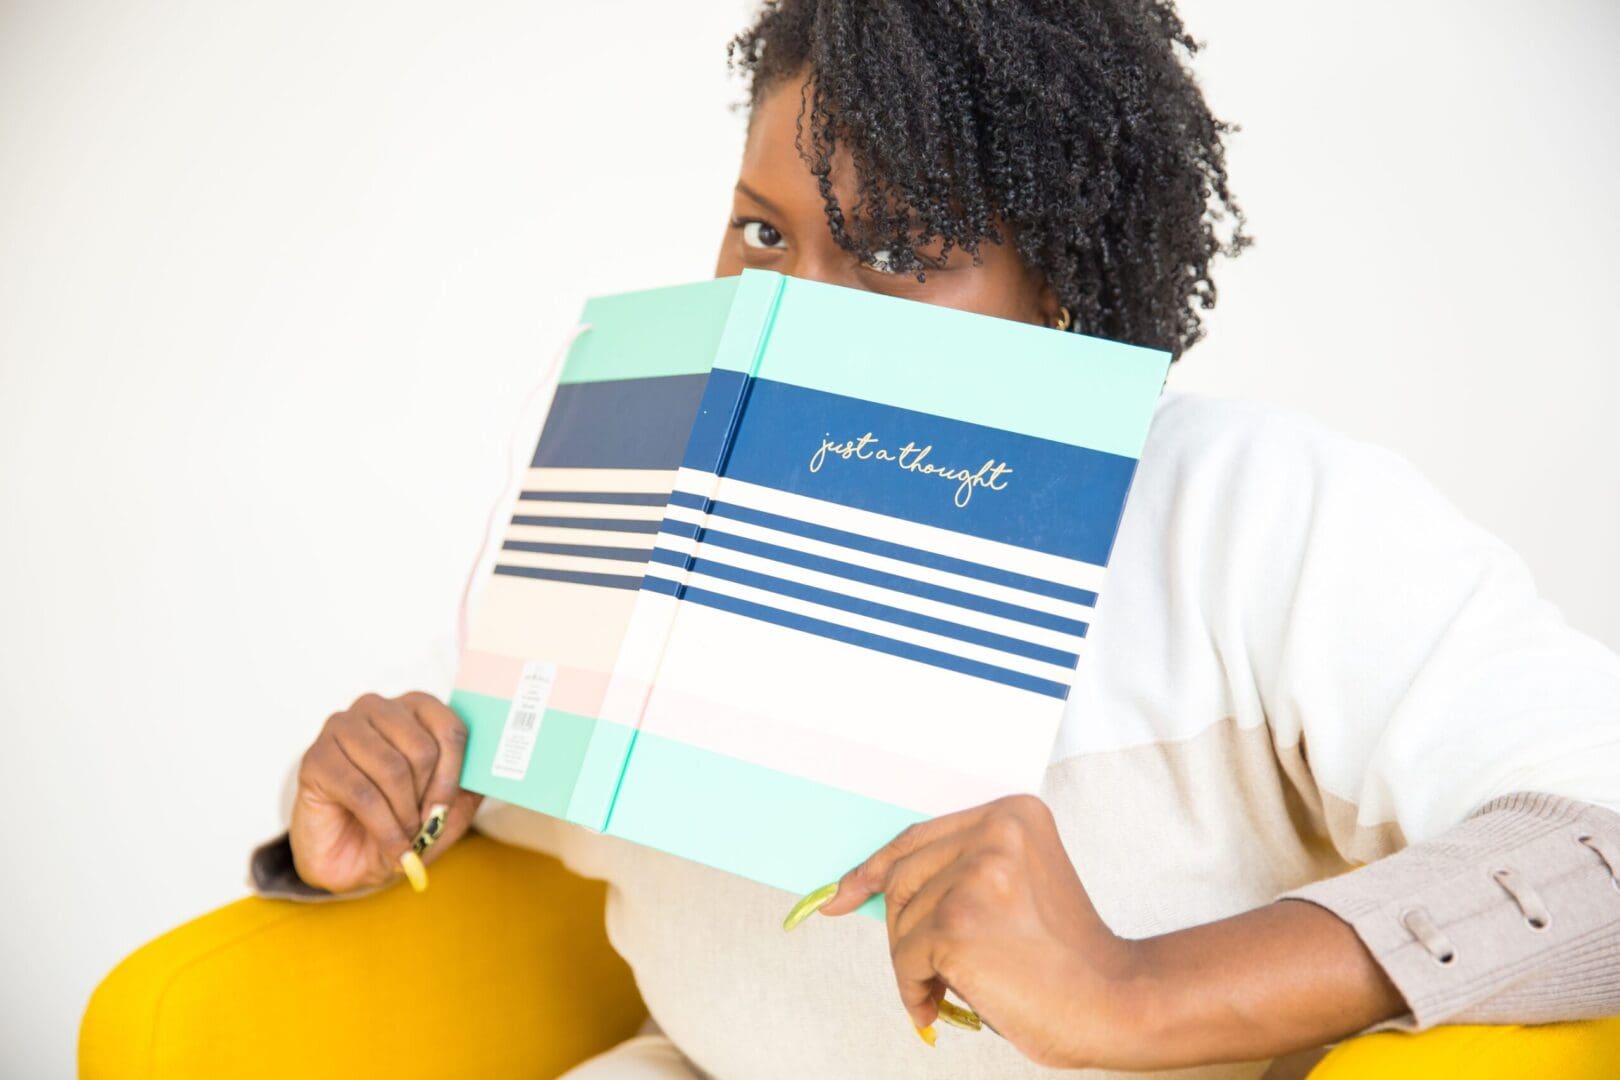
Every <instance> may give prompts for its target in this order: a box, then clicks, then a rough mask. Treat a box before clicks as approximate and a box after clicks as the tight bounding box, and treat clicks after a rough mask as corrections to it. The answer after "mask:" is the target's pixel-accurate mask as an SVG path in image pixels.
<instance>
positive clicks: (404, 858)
mask: <svg viewBox="0 0 1620 1080" xmlns="http://www.w3.org/2000/svg"><path fill="white" fill-rule="evenodd" d="M399 868H400V869H401V870H403V871H405V877H406V878H407V879H409V881H410V883H411V888H412V889H415V890H416V891H417V892H426V891H427V885H428V876H427V867H426V866H424V865H423V864H422V856H420V855H418V854H417V853H416V852H415V851H407V852H406V853H405V854H403V855H401V856H400V857H399Z"/></svg>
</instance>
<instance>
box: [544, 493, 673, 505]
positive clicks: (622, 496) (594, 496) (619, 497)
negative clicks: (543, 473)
mask: <svg viewBox="0 0 1620 1080" xmlns="http://www.w3.org/2000/svg"><path fill="white" fill-rule="evenodd" d="M518 498H520V499H527V500H529V501H531V502H573V503H611V504H613V505H614V506H663V505H664V504H665V503H666V502H668V501H669V496H668V495H665V494H662V493H660V492H655V491H524V492H521V493H519V495H518Z"/></svg>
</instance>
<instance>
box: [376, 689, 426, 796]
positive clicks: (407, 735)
mask: <svg viewBox="0 0 1620 1080" xmlns="http://www.w3.org/2000/svg"><path fill="white" fill-rule="evenodd" d="M365 715H366V719H367V720H368V721H369V722H370V724H371V726H372V727H373V728H375V729H376V730H377V734H379V735H381V736H382V737H383V738H384V739H386V740H387V741H388V743H389V744H390V745H391V746H393V748H394V749H395V750H398V751H399V752H400V753H401V754H403V755H405V760H406V762H408V763H409V764H410V767H411V789H412V793H413V794H414V795H415V798H416V803H417V805H418V806H422V805H424V801H425V799H426V795H427V790H428V787H429V786H430V785H431V784H432V782H433V775H434V772H435V771H436V770H437V769H438V767H439V740H438V739H436V738H434V737H433V732H431V731H429V730H428V729H427V727H426V725H424V724H423V723H422V721H421V719H420V718H419V717H418V716H417V715H416V712H415V711H414V710H413V709H411V708H410V707H409V706H408V705H406V704H404V702H403V700H396V701H387V700H385V701H384V702H383V703H382V705H381V706H379V707H377V708H376V709H373V710H371V711H369V712H367V713H366V714H365Z"/></svg>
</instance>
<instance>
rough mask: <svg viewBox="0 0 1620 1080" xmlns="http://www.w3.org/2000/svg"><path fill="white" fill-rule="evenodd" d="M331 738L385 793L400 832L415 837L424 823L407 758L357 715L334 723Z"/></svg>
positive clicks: (344, 715) (341, 718)
mask: <svg viewBox="0 0 1620 1080" xmlns="http://www.w3.org/2000/svg"><path fill="white" fill-rule="evenodd" d="M331 735H332V739H333V741H334V742H336V743H337V746H338V749H339V750H341V751H342V752H343V755H344V756H345V757H347V758H348V759H349V760H350V761H351V762H353V763H354V766H355V768H357V769H359V770H360V772H361V773H362V774H364V775H365V777H366V778H367V779H368V780H370V781H371V783H372V785H373V786H374V787H375V788H376V789H377V790H378V791H379V792H381V793H382V796H383V802H384V803H385V805H387V807H388V809H389V812H390V813H391V814H393V816H394V821H395V823H396V824H397V825H398V826H399V828H400V831H402V832H405V833H408V834H414V833H415V832H416V829H417V826H418V825H419V824H420V821H419V820H418V817H417V806H418V802H417V797H416V783H415V780H414V779H413V777H412V775H411V763H410V762H409V761H407V760H406V758H405V755H404V754H402V753H400V752H399V751H398V750H397V749H395V748H394V746H393V744H391V743H390V742H389V741H388V740H387V739H384V738H383V737H382V735H380V734H378V732H377V729H376V728H374V727H372V726H371V724H370V722H369V721H368V720H367V719H366V718H365V716H364V715H362V714H359V713H357V712H353V711H351V712H348V713H344V714H342V716H340V717H339V718H338V719H337V721H336V722H335V723H333V724H332V726H331Z"/></svg>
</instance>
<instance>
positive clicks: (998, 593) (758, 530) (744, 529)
mask: <svg viewBox="0 0 1620 1080" xmlns="http://www.w3.org/2000/svg"><path fill="white" fill-rule="evenodd" d="M664 516H665V517H666V519H668V520H670V521H680V522H685V523H687V524H691V525H707V526H709V527H711V528H714V529H718V530H720V531H722V532H728V533H732V534H734V535H736V536H742V537H746V538H747V539H749V540H759V541H761V542H763V543H767V544H775V545H776V546H778V547H785V548H789V549H791V550H793V551H799V552H803V553H804V554H806V555H820V556H822V557H824V558H828V559H838V560H839V561H841V562H847V563H853V564H855V565H856V566H864V567H866V568H867V569H869V570H881V571H883V572H884V573H886V574H894V575H896V576H898V577H904V578H910V579H911V580H913V581H925V582H928V583H929V584H932V585H941V586H944V587H945V588H947V589H956V590H958V591H960V592H966V593H973V594H975V595H977V596H983V597H986V598H988V599H991V600H1000V601H1002V602H1003V603H1007V604H1017V605H1018V606H1020V607H1027V608H1033V609H1035V610H1036V611H1044V612H1046V613H1048V614H1051V615H1061V616H1063V617H1064V618H1068V619H1078V620H1080V621H1081V622H1090V621H1091V618H1092V609H1091V608H1089V607H1087V606H1085V605H1084V604H1073V603H1070V602H1069V601H1067V600H1056V599H1053V598H1052V597H1050V596H1042V595H1041V594H1039V593H1032V592H1025V591H1024V590H1023V589H1015V588H1013V587H1011V586H1010V585H999V584H996V583H993V582H989V581H980V580H979V579H978V578H970V577H963V576H962V575H960V574H953V573H950V572H949V571H946V570H935V569H934V568H933V567H931V566H919V565H917V564H916V563H909V562H901V561H900V560H898V559H891V558H889V557H888V556H886V555H873V554H871V553H870V552H866V551H858V550H856V549H855V548H847V547H839V546H837V545H835V544H828V543H824V542H823V541H820V540H811V539H809V538H808V537H804V536H800V535H798V534H797V533H785V532H781V531H780V530H777V529H768V528H765V527H764V526H763V525H753V524H750V523H748V522H745V521H733V520H731V519H730V518H716V517H713V516H711V515H707V514H704V513H703V512H702V511H700V510H694V509H692V508H690V507H686V506H671V507H669V508H668V509H667V510H666V511H665V515H664ZM670 539H673V537H671V535H670V534H669V533H661V534H660V535H659V543H667V542H668V541H669V540H670Z"/></svg>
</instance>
